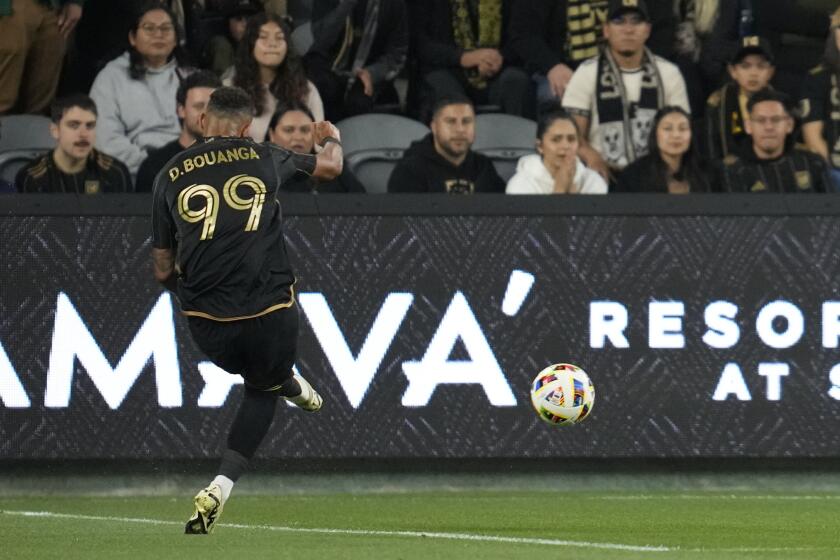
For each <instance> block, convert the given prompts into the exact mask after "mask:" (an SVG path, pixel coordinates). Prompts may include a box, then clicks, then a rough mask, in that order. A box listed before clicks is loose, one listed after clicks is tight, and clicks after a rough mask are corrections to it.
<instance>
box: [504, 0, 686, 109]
mask: <svg viewBox="0 0 840 560" xmlns="http://www.w3.org/2000/svg"><path fill="white" fill-rule="evenodd" d="M672 4H673V2H664V1H657V2H655V3H653V2H652V3H651V5H650V6H649V7H648V8H649V10H650V18H651V36H650V38H649V39H648V47H649V48H650V49H651V50H652V51H653V52H655V53H656V54H658V55H660V56H664V57H666V58H669V59H670V58H671V57H672V56H673V54H674V52H673V49H674V33H675V32H676V19H675V17H674V8H673V6H672ZM608 9H609V0H522V1H519V2H515V3H514V4H513V7H511V24H510V45H511V48H512V49H513V50H514V51H515V52H516V54H517V55H518V56H519V58H521V59H522V60H523V61H524V63H525V69H526V70H527V71H528V72H529V73H530V74H532V75H533V79H534V81H535V82H536V84H537V101H538V102H540V103H541V102H544V101H548V100H550V99H562V98H563V93H564V92H565V91H566V86H567V84H568V83H569V80H570V79H571V78H572V73H573V72H574V71H575V69H576V68H577V67H578V66H579V65H580V63H582V62H583V61H584V60H586V59H587V58H591V57H593V56H596V55H597V54H598V47H599V46H600V45H601V44H602V43H603V32H602V29H603V25H604V22H605V21H606V19H607V11H608Z"/></svg>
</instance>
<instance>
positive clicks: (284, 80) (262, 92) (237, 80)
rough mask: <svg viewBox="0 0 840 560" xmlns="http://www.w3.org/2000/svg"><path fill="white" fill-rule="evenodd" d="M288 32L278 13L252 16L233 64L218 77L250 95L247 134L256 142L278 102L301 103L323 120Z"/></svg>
mask: <svg viewBox="0 0 840 560" xmlns="http://www.w3.org/2000/svg"><path fill="white" fill-rule="evenodd" d="M290 35H291V33H290V31H289V28H288V27H287V26H286V23H285V22H284V21H283V20H282V19H281V18H280V17H278V16H276V15H274V14H269V13H259V14H256V15H254V16H252V17H251V18H250V19H249V20H248V26H247V27H246V28H245V37H244V38H243V39H242V42H241V43H240V44H239V49H238V51H237V53H236V65H235V66H234V67H233V68H231V70H230V72H227V73H225V76H223V78H222V82H223V83H224V84H225V85H234V86H238V87H241V88H242V89H244V90H245V91H247V92H248V93H250V94H251V97H252V98H253V99H254V107H255V110H256V115H255V116H254V120H253V122H252V123H251V132H250V135H251V138H253V139H254V140H256V141H258V142H261V141H262V140H263V138H265V134H266V132H267V130H268V122H269V121H270V120H271V115H273V114H274V110H275V109H276V108H277V105H278V104H280V103H291V102H295V101H297V102H301V103H304V104H306V106H307V107H309V109H310V111H312V114H313V115H314V116H315V120H316V121H322V120H324V104H323V102H322V101H321V96H320V95H319V94H318V89H317V88H316V87H315V85H314V84H313V83H312V82H310V81H309V80H307V79H306V73H305V71H304V68H303V61H302V60H301V57H300V55H298V53H297V51H296V50H295V48H294V46H293V45H292V44H291V43H290V42H289V36H290Z"/></svg>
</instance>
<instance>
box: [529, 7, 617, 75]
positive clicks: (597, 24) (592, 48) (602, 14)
mask: <svg viewBox="0 0 840 560" xmlns="http://www.w3.org/2000/svg"><path fill="white" fill-rule="evenodd" d="M521 1H522V0H521ZM524 1H525V2H533V1H534V0H524ZM608 4H609V2H608V0H568V1H567V2H566V53H567V54H568V56H569V60H571V61H572V62H573V63H574V66H577V65H578V64H580V63H581V62H583V61H584V60H586V59H587V58H592V57H593V56H597V54H598V45H599V44H600V43H601V36H602V29H603V26H604V20H605V19H606V18H607V10H608ZM570 66H572V65H570Z"/></svg>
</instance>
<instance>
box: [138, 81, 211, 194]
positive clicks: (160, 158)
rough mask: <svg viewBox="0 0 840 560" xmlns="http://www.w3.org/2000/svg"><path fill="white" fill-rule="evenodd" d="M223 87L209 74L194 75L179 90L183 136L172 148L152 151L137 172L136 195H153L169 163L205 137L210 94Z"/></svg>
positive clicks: (178, 97) (182, 82) (174, 142)
mask: <svg viewBox="0 0 840 560" xmlns="http://www.w3.org/2000/svg"><path fill="white" fill-rule="evenodd" d="M221 86H222V81H221V80H220V79H219V77H218V76H216V75H215V74H214V73H212V72H210V71H209V70H199V71H198V72H193V73H192V74H190V75H189V76H187V77H186V78H184V79H183V81H181V85H179V86H178V91H177V93H176V94H175V106H176V107H177V109H176V110H177V112H178V120H180V121H181V135H180V136H178V138H177V139H175V140H173V141H172V142H170V143H169V144H166V145H164V146H162V147H160V148H158V149H156V150H152V151H151V152H150V153H149V156H148V157H147V158H146V159H145V160H143V163H142V164H141V165H140V169H139V171H137V180H136V181H135V191H137V192H152V185H153V184H154V181H155V175H157V174H158V172H159V171H160V170H161V169H163V166H164V165H166V162H168V161H169V160H170V159H172V158H173V157H175V156H176V155H177V154H178V153H179V152H181V151H182V150H186V149H187V148H189V147H190V146H191V145H192V144H193V143H194V142H195V141H196V140H198V139H199V138H200V137H201V126H200V124H199V118H200V117H201V113H203V112H204V109H205V108H206V107H207V102H208V101H209V100H210V94H211V93H213V90H215V89H216V88H218V87H221Z"/></svg>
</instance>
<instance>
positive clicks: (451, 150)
mask: <svg viewBox="0 0 840 560" xmlns="http://www.w3.org/2000/svg"><path fill="white" fill-rule="evenodd" d="M430 128H431V129H432V133H431V134H428V135H426V137H425V138H423V139H422V140H418V141H417V142H414V143H413V144H412V145H411V146H410V147H409V148H408V150H406V152H405V155H404V156H403V159H402V160H401V161H400V162H399V163H398V164H397V166H396V167H395V168H394V171H393V173H391V178H390V179H389V180H388V192H395V193H401V192H402V193H406V192H407V193H414V192H417V193H419V192H424V193H425V192H429V193H449V194H473V193H480V192H495V193H503V192H505V182H504V181H503V180H502V178H501V177H499V174H498V173H496V168H495V167H493V162H492V161H490V159H489V158H487V157H485V156H483V155H481V154H477V153H475V152H473V151H472V150H471V148H472V145H473V142H474V141H475V109H474V108H473V104H472V101H470V99H469V98H468V97H466V96H458V97H447V98H444V99H441V100H440V101H438V102H437V103H436V104H435V106H434V109H433V111H432V122H431V124H430Z"/></svg>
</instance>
